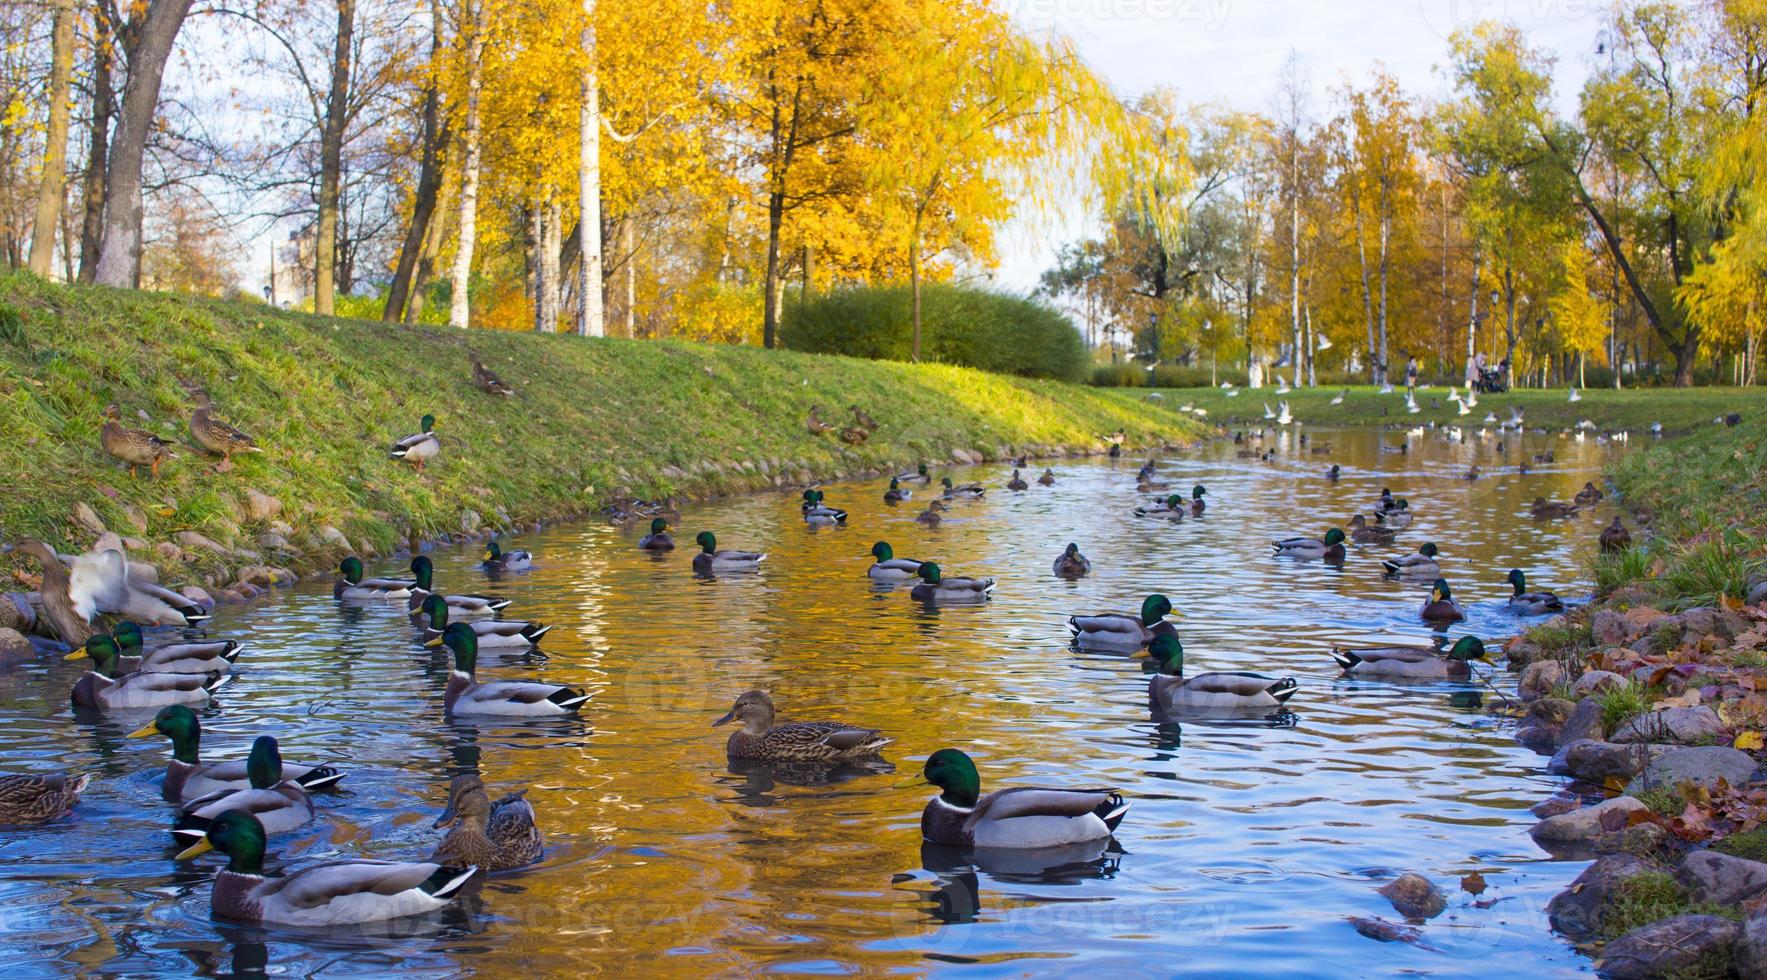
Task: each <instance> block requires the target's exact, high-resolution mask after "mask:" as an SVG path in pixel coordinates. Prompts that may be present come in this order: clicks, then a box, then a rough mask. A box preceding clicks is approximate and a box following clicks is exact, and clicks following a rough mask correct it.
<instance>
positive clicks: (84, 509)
mask: <svg viewBox="0 0 1767 980" xmlns="http://www.w3.org/2000/svg"><path fill="white" fill-rule="evenodd" d="M73 520H74V523H75V524H78V525H79V526H80V527H83V528H85V529H86V530H88V531H91V532H92V533H93V534H103V533H104V531H105V527H104V521H102V520H100V519H99V517H98V512H97V511H95V510H93V509H92V507H91V505H89V504H87V503H86V502H85V501H78V502H76V503H75V504H74V514H73Z"/></svg>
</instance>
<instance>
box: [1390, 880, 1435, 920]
mask: <svg viewBox="0 0 1767 980" xmlns="http://www.w3.org/2000/svg"><path fill="white" fill-rule="evenodd" d="M1380 893H1381V896H1382V897H1383V898H1385V899H1386V900H1387V901H1389V902H1392V903H1393V910H1394V911H1395V912H1398V913H1399V914H1400V915H1402V916H1404V917H1406V918H1407V919H1433V918H1435V917H1436V916H1438V915H1441V914H1442V912H1443V911H1444V910H1446V909H1447V908H1448V899H1447V898H1445V897H1443V895H1442V890H1441V889H1440V888H1437V887H1436V886H1435V884H1434V883H1433V882H1431V881H1430V880H1429V879H1428V878H1425V877H1424V876H1423V875H1417V874H1402V875H1400V876H1399V877H1397V878H1395V879H1393V880H1392V881H1389V882H1387V883H1386V884H1385V885H1382V886H1381V889H1380Z"/></svg>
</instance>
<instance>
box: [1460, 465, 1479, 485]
mask: <svg viewBox="0 0 1767 980" xmlns="http://www.w3.org/2000/svg"><path fill="white" fill-rule="evenodd" d="M1481 475H1482V474H1481V473H1480V472H1479V467H1478V465H1477V464H1474V465H1472V466H1469V467H1467V468H1466V472H1465V473H1462V474H1460V478H1461V479H1462V480H1466V481H1468V482H1471V481H1473V480H1476V479H1478V478H1479V477H1480V476H1481Z"/></svg>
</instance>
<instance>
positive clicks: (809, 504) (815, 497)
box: [803, 490, 847, 527]
mask: <svg viewBox="0 0 1767 980" xmlns="http://www.w3.org/2000/svg"><path fill="white" fill-rule="evenodd" d="M823 500H824V495H823V493H822V491H821V490H805V491H804V507H803V511H804V523H805V524H810V525H813V526H818V527H828V526H831V525H835V524H845V523H847V512H846V511H844V510H841V509H840V508H839V507H830V506H828V505H827V504H826V503H824V502H823Z"/></svg>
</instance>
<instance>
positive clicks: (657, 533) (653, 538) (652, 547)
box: [638, 517, 675, 551]
mask: <svg viewBox="0 0 1767 980" xmlns="http://www.w3.org/2000/svg"><path fill="white" fill-rule="evenodd" d="M638 547H640V548H642V549H644V550H645V551H674V550H675V539H674V538H671V537H669V522H668V521H665V520H663V519H662V518H660V517H655V518H652V519H651V521H650V533H649V534H646V535H645V536H644V537H642V538H639V539H638Z"/></svg>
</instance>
